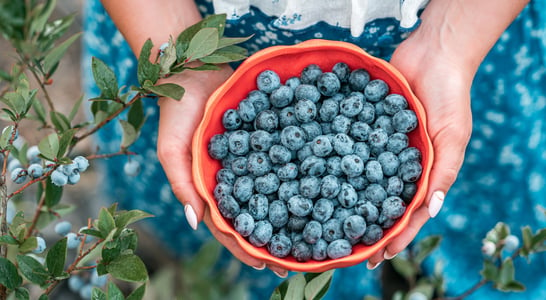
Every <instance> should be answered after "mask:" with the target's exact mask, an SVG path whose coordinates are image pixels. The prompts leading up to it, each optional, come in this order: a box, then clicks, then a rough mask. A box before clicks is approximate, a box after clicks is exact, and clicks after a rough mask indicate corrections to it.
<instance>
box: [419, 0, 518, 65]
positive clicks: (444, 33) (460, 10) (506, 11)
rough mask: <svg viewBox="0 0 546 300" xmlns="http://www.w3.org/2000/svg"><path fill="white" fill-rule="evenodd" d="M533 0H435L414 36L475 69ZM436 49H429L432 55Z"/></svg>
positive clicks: (424, 14)
mask: <svg viewBox="0 0 546 300" xmlns="http://www.w3.org/2000/svg"><path fill="white" fill-rule="evenodd" d="M528 3H529V0H479V1H477V0H432V1H431V2H430V3H429V4H428V6H427V8H426V9H425V10H424V12H423V14H422V16H421V19H422V24H421V26H420V27H419V28H418V29H417V30H416V32H415V33H414V34H412V36H411V37H410V39H417V40H418V42H421V43H427V44H428V45H429V46H428V47H429V51H440V52H442V53H444V54H447V57H450V58H451V59H453V60H454V62H455V63H457V64H464V65H466V66H467V67H468V68H470V69H471V70H472V71H475V70H476V69H477V68H478V66H479V65H480V63H481V62H482V60H483V58H484V57H485V56H486V55H487V53H488V52H489V50H490V49H491V47H493V45H494V44H495V42H496V41H497V40H498V39H499V37H500V35H501V34H502V33H503V32H504V30H505V29H506V28H507V27H508V26H509V25H510V23H511V22H512V21H513V20H514V19H515V18H516V16H517V15H518V14H519V13H520V12H521V10H522V9H523V8H524V7H525V5H527V4H528ZM430 54H432V53H428V55H430Z"/></svg>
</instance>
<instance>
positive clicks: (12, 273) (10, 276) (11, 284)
mask: <svg viewBox="0 0 546 300" xmlns="http://www.w3.org/2000/svg"><path fill="white" fill-rule="evenodd" d="M22 283H23V278H21V275H19V273H18V272H17V267H15V265H14V264H13V263H12V262H11V261H9V260H8V259H6V258H4V257H0V284H1V285H3V286H5V287H7V288H8V289H10V290H14V289H16V288H18V287H19V286H20V285H21V284H22Z"/></svg>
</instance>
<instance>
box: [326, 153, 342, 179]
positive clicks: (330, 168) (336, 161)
mask: <svg viewBox="0 0 546 300" xmlns="http://www.w3.org/2000/svg"><path fill="white" fill-rule="evenodd" d="M326 172H327V173H328V174H330V175H334V176H336V177H339V176H342V175H343V171H342V170H341V157H339V156H331V157H328V159H327V160H326Z"/></svg>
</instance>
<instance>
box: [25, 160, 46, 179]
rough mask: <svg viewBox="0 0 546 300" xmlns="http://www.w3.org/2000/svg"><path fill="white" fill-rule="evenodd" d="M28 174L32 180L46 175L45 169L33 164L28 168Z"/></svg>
mask: <svg viewBox="0 0 546 300" xmlns="http://www.w3.org/2000/svg"><path fill="white" fill-rule="evenodd" d="M27 173H28V175H29V176H30V177H32V178H39V177H40V176H42V175H43V174H44V168H43V167H42V165H40V164H38V163H33V164H31V165H30V166H28V169H27Z"/></svg>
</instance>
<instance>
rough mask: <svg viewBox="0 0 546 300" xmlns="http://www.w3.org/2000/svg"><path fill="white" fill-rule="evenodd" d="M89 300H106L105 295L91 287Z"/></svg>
mask: <svg viewBox="0 0 546 300" xmlns="http://www.w3.org/2000/svg"><path fill="white" fill-rule="evenodd" d="M91 300H108V297H106V293H105V292H103V291H102V290H101V289H99V288H97V287H93V290H92V291H91Z"/></svg>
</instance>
